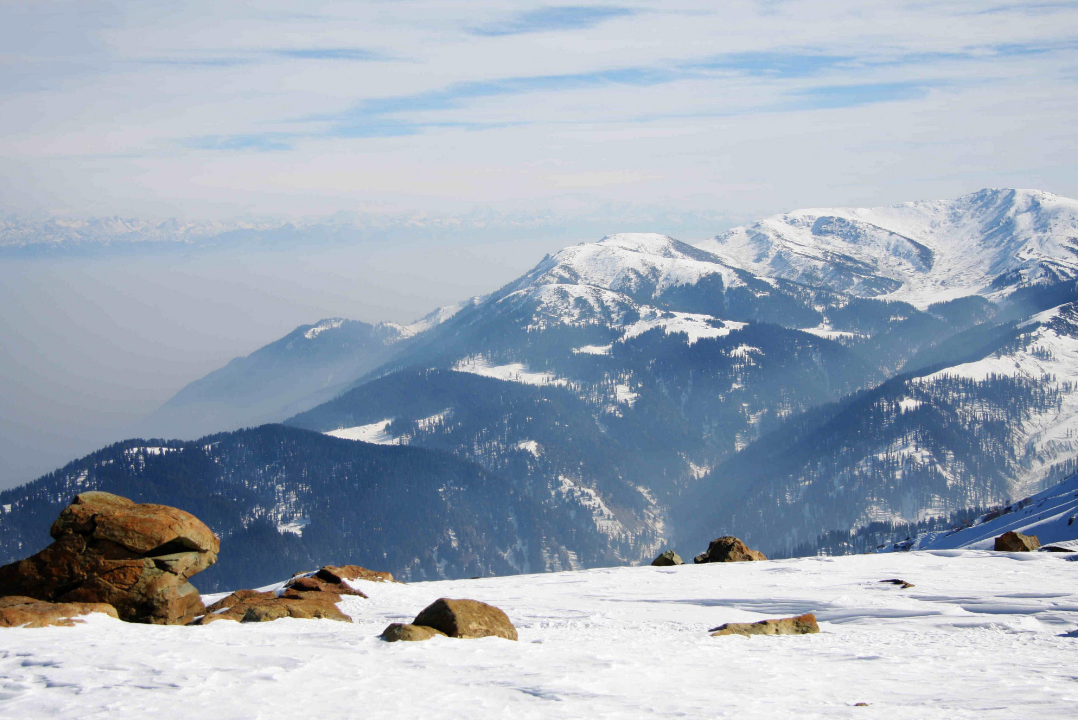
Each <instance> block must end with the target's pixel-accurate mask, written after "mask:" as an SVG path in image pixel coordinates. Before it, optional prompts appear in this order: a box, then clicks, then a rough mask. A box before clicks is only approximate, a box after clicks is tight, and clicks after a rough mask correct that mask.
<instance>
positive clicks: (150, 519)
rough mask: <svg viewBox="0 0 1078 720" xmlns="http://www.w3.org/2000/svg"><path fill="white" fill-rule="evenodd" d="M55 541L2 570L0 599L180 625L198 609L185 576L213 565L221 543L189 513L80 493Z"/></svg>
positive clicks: (58, 525) (59, 526) (56, 530)
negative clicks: (109, 609)
mask: <svg viewBox="0 0 1078 720" xmlns="http://www.w3.org/2000/svg"><path fill="white" fill-rule="evenodd" d="M50 534H51V535H52V537H53V538H54V540H55V542H53V543H52V545H50V546H49V547H47V548H45V549H44V550H42V551H41V552H39V553H37V554H36V555H32V556H31V557H29V558H26V559H25V560H20V561H19V562H15V563H11V564H10V565H5V566H3V567H0V596H11V595H21V596H26V597H31V598H34V599H36V600H43V601H46V602H59V603H72V602H74V603H107V604H109V605H112V606H113V607H114V608H116V611H117V613H118V615H119V618H120V619H121V620H126V621H128V622H146V623H154V624H166V625H172V624H183V623H187V622H190V621H191V620H192V619H193V618H194V617H195V616H197V615H199V614H201V613H202V611H203V606H202V600H201V598H200V597H199V594H198V590H196V589H195V587H194V586H193V585H191V583H189V582H188V579H189V578H190V577H191V576H193V575H195V574H196V573H198V572H201V571H202V570H205V569H206V568H208V567H209V566H210V565H213V564H214V563H215V562H216V561H217V553H218V552H219V551H220V547H221V545H220V541H219V540H218V538H217V536H216V535H214V534H213V531H211V530H210V529H209V528H208V527H206V525H205V524H203V523H202V522H201V521H199V519H198V518H196V517H195V516H194V515H191V514H190V513H187V512H184V511H183V510H179V509H177V508H173V507H168V506H165V505H153V504H138V503H135V502H132V501H131V500H128V499H127V498H123V497H120V496H118V495H112V494H110V493H105V492H85V493H82V494H80V495H77V496H76V497H75V499H74V500H72V502H71V504H70V505H68V506H67V507H66V508H65V509H64V511H63V512H61V513H60V517H59V518H58V519H57V520H56V522H55V523H53V525H52V529H51V530H50Z"/></svg>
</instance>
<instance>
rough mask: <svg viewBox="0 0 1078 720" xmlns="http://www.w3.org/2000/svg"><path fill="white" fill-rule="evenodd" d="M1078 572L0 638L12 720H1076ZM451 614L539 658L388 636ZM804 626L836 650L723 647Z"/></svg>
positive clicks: (485, 595)
mask: <svg viewBox="0 0 1078 720" xmlns="http://www.w3.org/2000/svg"><path fill="white" fill-rule="evenodd" d="M1075 557H1078V555H1074V554H1053V553H1016V554H1006V553H991V552H984V551H934V552H917V553H908V554H892V555H867V556H866V555H860V556H850V557H842V558H805V559H799V560H782V561H771V562H756V563H733V564H712V565H699V566H693V565H688V566H681V567H676V568H652V567H638V568H611V569H601V570H588V571H581V572H564V573H552V574H545V575H531V576H515V577H499V578H488V579H481V580H464V581H447V582H433V583H415V584H411V585H396V584H377V583H364V582H357V583H356V585H357V586H359V587H361V588H362V589H363V591H364V592H366V593H368V594H369V595H370V599H369V600H363V599H359V598H346V599H345V600H343V601H342V608H344V609H345V610H346V611H347V612H348V613H349V614H351V615H352V616H353V618H354V620H355V623H354V624H345V623H337V622H332V621H317V620H279V621H276V622H272V623H265V624H246V625H241V624H234V623H227V622H220V623H215V624H212V625H208V626H206V627H154V626H144V625H126V624H123V623H121V622H119V621H116V620H111V619H109V618H105V617H103V616H95V617H93V618H91V620H90V621H89V622H88V623H86V624H85V625H83V626H79V627H75V628H47V629H41V630H0V717H3V718H19V719H22V720H32V719H34V718H55V717H70V718H76V717H77V718H85V719H91V718H102V719H103V718H108V719H109V720H112V719H113V718H142V717H154V718H159V719H161V720H168V719H170V718H214V720H232V719H233V718H235V719H239V718H260V719H267V718H295V717H299V716H304V715H309V714H315V713H329V714H332V715H333V716H340V717H353V716H354V717H362V718H467V719H468V720H482V719H483V718H497V719H498V720H503V719H506V718H643V717H680V718H723V717H725V718H738V719H746V718H767V719H771V718H799V719H802V718H887V719H888V720H900V719H905V718H909V719H916V720H926V719H931V718H948V719H952V718H976V719H977V720H984V719H985V718H1007V719H1011V718H1039V719H1043V720H1048V719H1050V718H1068V719H1069V718H1073V717H1074V710H1075V707H1076V706H1078V673H1076V671H1075V665H1074V660H1075V657H1078V655H1076V653H1078V633H1076V632H1075V630H1076V628H1078V562H1071V561H1070V560H1071V559H1073V558H1075ZM890 578H902V579H904V580H907V581H909V582H911V583H913V584H914V587H912V588H908V589H900V588H898V587H896V586H894V585H891V584H886V583H881V582H880V581H881V580H887V579H890ZM196 581H197V578H196ZM443 596H448V597H470V598H476V599H479V600H484V601H487V602H490V603H493V604H495V605H497V606H498V607H501V608H502V609H503V610H505V611H506V612H507V613H508V615H509V617H510V618H511V619H512V620H513V621H514V623H515V624H516V626H517V628H518V630H519V633H520V641H519V642H515V643H514V642H510V641H506V640H501V639H495V638H487V639H483V640H452V639H448V638H444V639H443V638H437V639H435V640H431V641H429V642H421V643H384V642H382V641H381V640H379V639H378V638H377V635H378V634H379V633H380V632H381V630H382V629H383V628H384V627H385V626H386V625H387V624H388V623H389V622H393V621H401V620H410V619H411V618H412V617H413V616H414V615H415V614H416V613H417V612H418V611H419V610H420V609H422V608H423V607H425V606H426V605H427V604H428V603H430V602H431V601H433V600H434V599H436V598H438V597H443ZM806 611H812V612H815V613H816V615H817V617H818V618H819V620H820V627H821V633H820V634H818V635H806V636H796V637H753V638H743V637H722V638H713V637H710V636H708V634H707V630H708V629H709V628H712V627H715V626H717V625H719V624H722V623H725V622H731V621H748V620H757V619H761V618H768V617H780V616H788V615H792V614H795V613H801V612H806ZM857 703H867V704H868V705H867V706H857V705H856V704H857Z"/></svg>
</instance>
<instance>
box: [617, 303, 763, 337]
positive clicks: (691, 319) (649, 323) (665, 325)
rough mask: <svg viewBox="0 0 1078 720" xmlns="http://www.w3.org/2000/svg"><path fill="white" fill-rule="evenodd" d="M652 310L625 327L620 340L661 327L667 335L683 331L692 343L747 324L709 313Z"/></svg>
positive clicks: (721, 334)
mask: <svg viewBox="0 0 1078 720" xmlns="http://www.w3.org/2000/svg"><path fill="white" fill-rule="evenodd" d="M654 312H655V315H654V316H653V317H651V318H648V319H646V320H639V321H637V322H635V323H633V324H632V325H630V326H629V327H627V328H626V329H625V333H624V334H623V335H622V336H621V340H622V341H625V340H628V339H630V338H634V337H636V336H638V335H643V334H644V333H646V332H648V331H649V330H654V329H655V328H662V330H663V332H664V333H666V334H667V335H672V334H674V333H685V334H686V335H688V343H689V345H692V344H694V343H695V342H696V341H698V340H702V339H704V338H718V337H725V336H726V335H729V334H730V333H731V332H733V331H734V330H741V329H742V328H744V327H745V326H746V325H747V324H748V323H743V322H735V321H733V320H716V319H715V318H713V317H711V316H710V315H700V314H697V313H685V312H662V313H660V312H659V311H654Z"/></svg>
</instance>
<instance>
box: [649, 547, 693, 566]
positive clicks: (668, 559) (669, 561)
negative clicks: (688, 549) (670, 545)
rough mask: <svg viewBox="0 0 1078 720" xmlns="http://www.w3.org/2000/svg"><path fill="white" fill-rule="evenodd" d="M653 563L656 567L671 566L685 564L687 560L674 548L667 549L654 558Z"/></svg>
mask: <svg viewBox="0 0 1078 720" xmlns="http://www.w3.org/2000/svg"><path fill="white" fill-rule="evenodd" d="M651 564H652V565H653V566H655V567H669V566H670V565H684V564H685V561H684V560H682V559H681V556H680V555H678V554H677V553H676V552H674V551H673V550H667V551H666V552H664V553H662V554H660V555H659V557H657V558H655V559H654V560H652V561H651Z"/></svg>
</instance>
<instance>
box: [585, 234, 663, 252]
mask: <svg viewBox="0 0 1078 720" xmlns="http://www.w3.org/2000/svg"><path fill="white" fill-rule="evenodd" d="M595 244H596V245H600V246H603V247H609V248H621V249H622V250H629V251H630V252H637V253H643V254H645V255H655V256H658V257H665V258H673V257H682V256H684V253H683V252H679V251H678V249H677V246H678V245H681V244H682V243H679V242H678V241H677V240H675V239H674V238H672V237H670V236H668V235H662V234H660V233H615V234H613V235H607V236H606V237H604V238H603V239H602V240H600V241H599V242H597V243H595Z"/></svg>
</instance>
